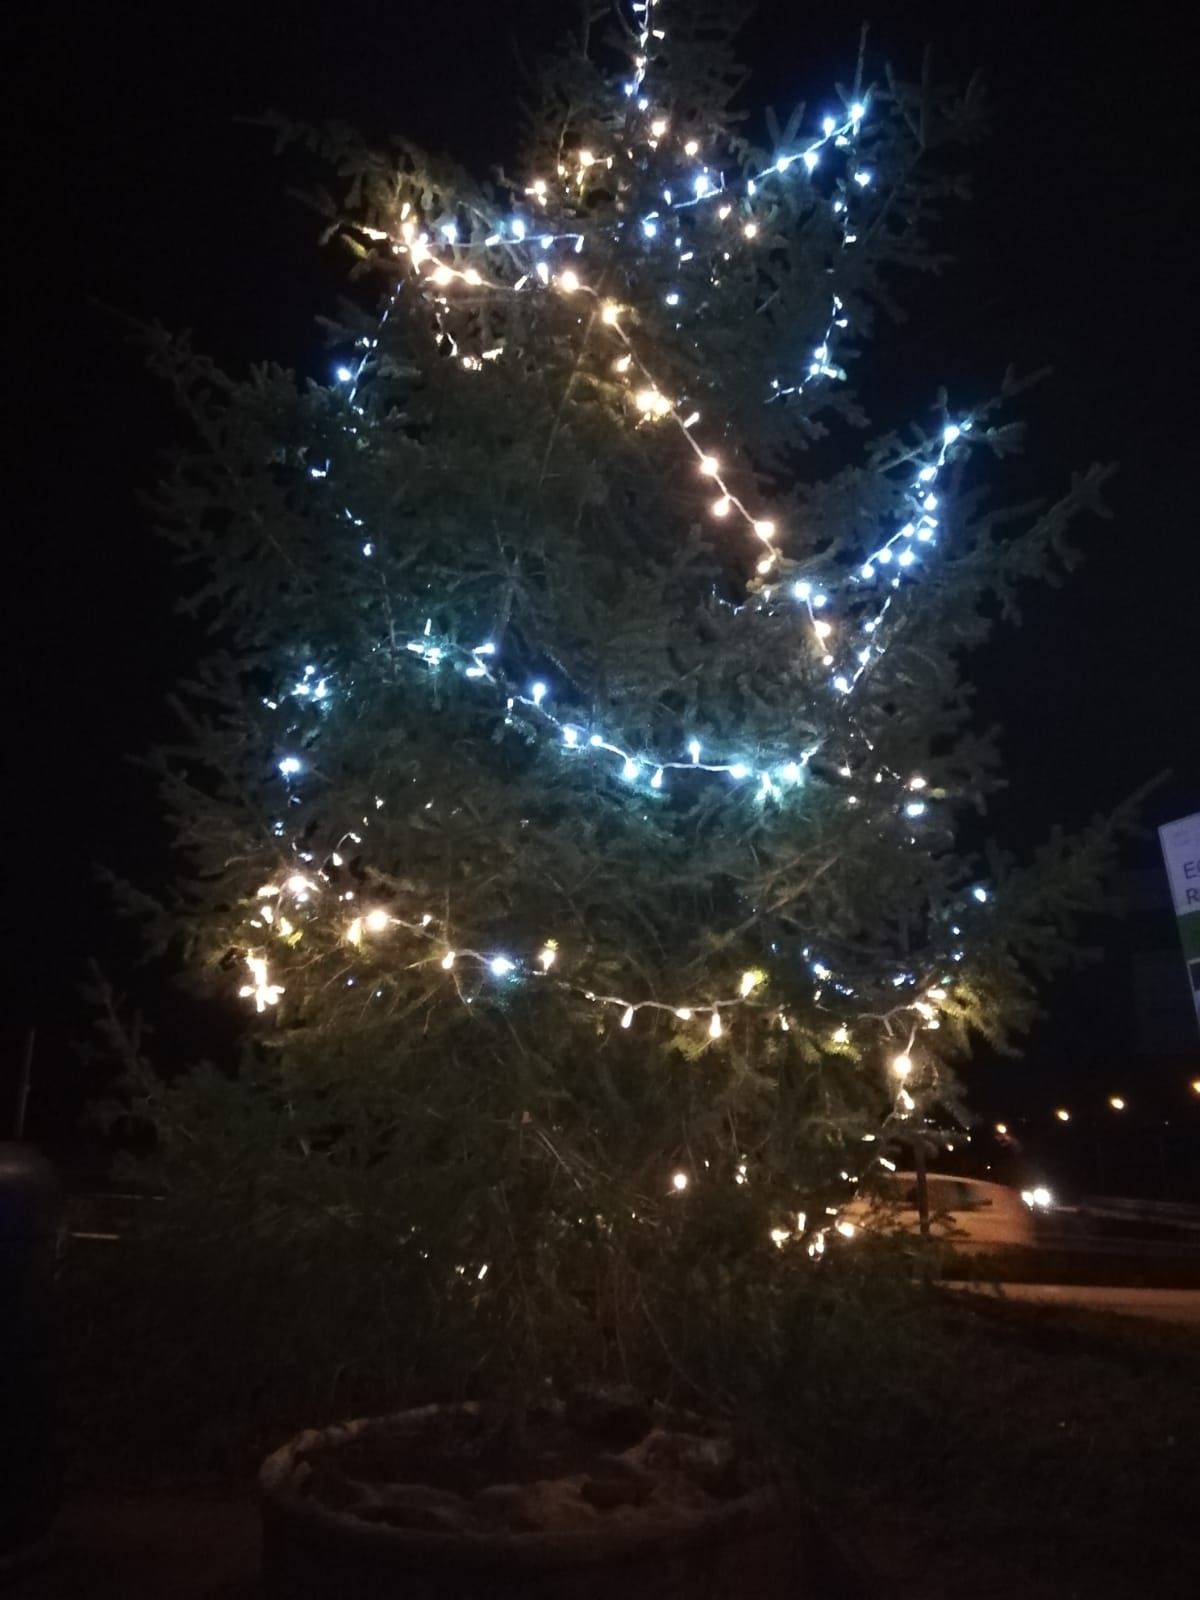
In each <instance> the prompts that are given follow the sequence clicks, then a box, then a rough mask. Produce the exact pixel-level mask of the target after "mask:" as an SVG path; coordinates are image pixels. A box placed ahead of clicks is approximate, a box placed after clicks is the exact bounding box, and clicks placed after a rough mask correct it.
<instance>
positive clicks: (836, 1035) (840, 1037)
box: [833, 1028, 850, 1044]
mask: <svg viewBox="0 0 1200 1600" xmlns="http://www.w3.org/2000/svg"><path fill="white" fill-rule="evenodd" d="M833 1042H834V1044H848V1043H849V1042H850V1030H849V1029H848V1028H835V1029H834V1030H833Z"/></svg>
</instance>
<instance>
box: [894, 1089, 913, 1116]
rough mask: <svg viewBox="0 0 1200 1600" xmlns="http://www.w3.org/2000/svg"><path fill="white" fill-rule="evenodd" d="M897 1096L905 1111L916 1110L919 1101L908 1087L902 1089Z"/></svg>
mask: <svg viewBox="0 0 1200 1600" xmlns="http://www.w3.org/2000/svg"><path fill="white" fill-rule="evenodd" d="M896 1098H897V1099H898V1100H899V1102H900V1105H901V1107H902V1109H903V1110H905V1111H915V1110H916V1105H917V1102H916V1101H915V1100H914V1099H913V1097H912V1095H910V1094H909V1092H908V1090H907V1089H901V1091H900V1093H899V1094H898V1095H897V1096H896Z"/></svg>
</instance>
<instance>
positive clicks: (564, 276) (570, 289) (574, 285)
mask: <svg viewBox="0 0 1200 1600" xmlns="http://www.w3.org/2000/svg"><path fill="white" fill-rule="evenodd" d="M558 281H559V284H560V285H561V287H562V288H564V289H565V290H566V291H567V293H568V294H574V292H575V290H576V289H578V287H579V276H578V274H577V273H574V272H572V271H571V269H570V267H568V268H567V270H566V271H565V272H560V273H559V275H558Z"/></svg>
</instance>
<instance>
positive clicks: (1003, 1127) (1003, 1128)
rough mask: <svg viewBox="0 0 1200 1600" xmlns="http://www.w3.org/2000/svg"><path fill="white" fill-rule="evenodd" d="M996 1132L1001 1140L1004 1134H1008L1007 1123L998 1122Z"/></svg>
mask: <svg viewBox="0 0 1200 1600" xmlns="http://www.w3.org/2000/svg"><path fill="white" fill-rule="evenodd" d="M996 1132H997V1133H998V1134H999V1135H1000V1137H1001V1138H1002V1139H1003V1138H1004V1136H1005V1134H1006V1133H1007V1132H1008V1123H1007V1122H998V1123H997V1124H996Z"/></svg>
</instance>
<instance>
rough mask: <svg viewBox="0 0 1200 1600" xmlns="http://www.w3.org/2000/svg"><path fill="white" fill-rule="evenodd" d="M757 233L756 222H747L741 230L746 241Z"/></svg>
mask: <svg viewBox="0 0 1200 1600" xmlns="http://www.w3.org/2000/svg"><path fill="white" fill-rule="evenodd" d="M757 232H758V223H757V222H747V223H746V225H745V227H744V228H743V229H742V233H743V235H744V236H745V237H746V238H747V239H753V237H754V235H755V234H756V233H757Z"/></svg>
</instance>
